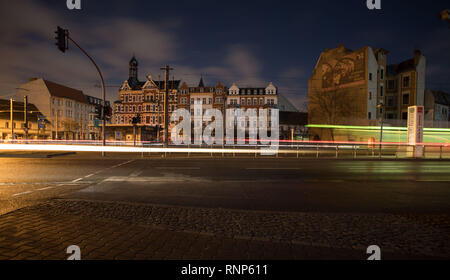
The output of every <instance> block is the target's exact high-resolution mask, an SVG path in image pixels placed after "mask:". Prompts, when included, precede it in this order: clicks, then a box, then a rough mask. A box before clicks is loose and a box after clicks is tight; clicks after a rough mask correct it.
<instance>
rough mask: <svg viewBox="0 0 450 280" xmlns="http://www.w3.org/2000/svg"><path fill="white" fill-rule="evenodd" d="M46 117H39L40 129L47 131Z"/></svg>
mask: <svg viewBox="0 0 450 280" xmlns="http://www.w3.org/2000/svg"><path fill="white" fill-rule="evenodd" d="M45 120H46V117H45V116H43V115H39V116H38V129H45Z"/></svg>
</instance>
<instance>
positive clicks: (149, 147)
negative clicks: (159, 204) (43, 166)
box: [0, 140, 450, 160]
mask: <svg viewBox="0 0 450 280" xmlns="http://www.w3.org/2000/svg"><path fill="white" fill-rule="evenodd" d="M2 144H3V146H2ZM106 144H107V146H106V148H108V149H109V150H108V151H109V152H114V151H115V150H114V147H117V152H131V153H141V154H142V156H150V157H151V156H157V157H161V156H172V157H174V156H182V157H199V156H203V157H204V156H208V157H254V158H265V157H283V158H297V159H355V160H356V159H419V158H423V159H440V160H446V159H450V143H421V144H418V145H408V144H406V143H363V142H318V141H279V142H278V145H276V146H275V149H274V150H270V151H271V152H269V153H267V152H265V151H266V150H267V149H268V146H267V145H261V144H259V145H250V144H248V143H247V144H232V145H230V144H223V145H206V144H202V145H169V146H168V148H167V149H164V148H163V145H162V143H161V142H157V141H137V142H135V141H107V142H106ZM31 145H32V146H39V147H36V149H43V150H45V147H49V145H51V146H52V150H57V149H58V147H64V150H72V149H71V148H70V147H71V146H72V147H73V151H84V150H86V151H90V152H91V151H97V150H98V151H101V149H102V147H101V146H102V142H101V141H94V140H0V151H2V150H3V151H4V150H16V149H17V150H21V149H25V147H27V146H28V147H27V148H29V146H31ZM6 147H7V148H6ZM79 147H81V148H79ZM82 147H86V148H87V147H89V148H90V149H83V148H82ZM93 147H97V148H93ZM78 148H79V149H78ZM26 150H29V149H26ZM421 151H422V152H421Z"/></svg>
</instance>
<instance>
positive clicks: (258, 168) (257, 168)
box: [246, 167, 303, 170]
mask: <svg viewBox="0 0 450 280" xmlns="http://www.w3.org/2000/svg"><path fill="white" fill-rule="evenodd" d="M246 169H247V170H302V169H303V168H283V167H280V168H275V167H273V168H272V167H267V168H265V167H255V168H246Z"/></svg>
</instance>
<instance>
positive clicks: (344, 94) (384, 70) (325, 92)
mask: <svg viewBox="0 0 450 280" xmlns="http://www.w3.org/2000/svg"><path fill="white" fill-rule="evenodd" d="M425 69H426V58H425V57H424V56H423V55H422V54H421V53H420V51H415V52H414V57H413V58H412V59H410V60H407V61H405V62H402V63H399V64H388V51H387V50H385V49H382V48H377V49H372V48H371V47H369V46H366V47H363V48H361V49H358V50H350V49H348V48H345V47H344V46H343V45H339V46H338V47H337V48H335V49H331V50H330V49H327V50H325V51H324V52H322V53H321V55H320V57H319V59H318V61H317V64H316V66H315V68H314V70H313V73H312V76H311V78H310V79H309V81H308V113H309V114H308V123H309V124H318V125H324V124H327V125H363V126H366V125H369V126H370V125H378V124H379V122H380V120H381V118H383V119H384V120H392V121H393V120H399V119H400V120H401V119H406V116H407V114H406V112H407V108H408V107H409V106H413V105H423V104H424V91H425ZM311 136H312V137H313V138H315V139H334V136H333V134H332V132H331V133H330V131H327V130H323V129H312V130H311Z"/></svg>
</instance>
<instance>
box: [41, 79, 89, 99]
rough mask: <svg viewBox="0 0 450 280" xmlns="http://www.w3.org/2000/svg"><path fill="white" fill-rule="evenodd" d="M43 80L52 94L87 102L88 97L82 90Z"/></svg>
mask: <svg viewBox="0 0 450 280" xmlns="http://www.w3.org/2000/svg"><path fill="white" fill-rule="evenodd" d="M43 81H44V83H45V86H46V87H47V89H48V91H49V92H50V95H51V96H55V97H61V98H67V99H72V100H75V101H77V102H80V103H87V101H86V97H85V96H84V94H83V92H82V91H81V90H77V89H73V88H70V87H66V86H63V85H60V84H57V83H54V82H50V81H47V80H43Z"/></svg>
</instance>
